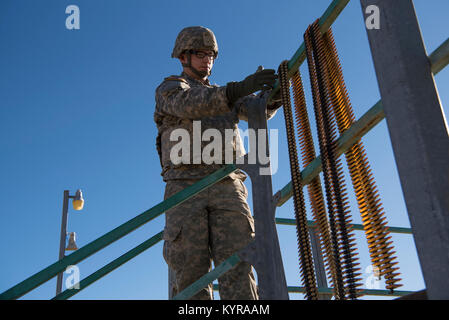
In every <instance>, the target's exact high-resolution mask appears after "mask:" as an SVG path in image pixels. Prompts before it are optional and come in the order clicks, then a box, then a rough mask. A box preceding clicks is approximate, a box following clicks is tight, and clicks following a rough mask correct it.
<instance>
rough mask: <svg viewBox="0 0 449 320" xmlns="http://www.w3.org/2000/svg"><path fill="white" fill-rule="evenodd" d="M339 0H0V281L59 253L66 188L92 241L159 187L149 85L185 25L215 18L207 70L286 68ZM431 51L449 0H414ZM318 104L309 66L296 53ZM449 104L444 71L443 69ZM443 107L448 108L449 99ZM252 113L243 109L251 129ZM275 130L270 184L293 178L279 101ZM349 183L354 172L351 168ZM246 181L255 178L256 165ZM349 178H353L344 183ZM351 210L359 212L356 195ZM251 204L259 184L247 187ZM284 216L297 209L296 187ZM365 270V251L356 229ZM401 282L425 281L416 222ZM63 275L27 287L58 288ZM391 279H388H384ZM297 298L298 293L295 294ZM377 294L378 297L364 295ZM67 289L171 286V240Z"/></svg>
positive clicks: (352, 22) (348, 13)
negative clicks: (214, 55)
mask: <svg viewBox="0 0 449 320" xmlns="http://www.w3.org/2000/svg"><path fill="white" fill-rule="evenodd" d="M330 2H331V1H330V0H315V1H285V0H281V1H278V2H276V4H274V2H273V1H266V0H264V1H235V0H231V1H226V2H225V1H223V2H195V1H193V2H186V1H165V2H163V1H143V0H133V1H124V0H123V1H118V0H115V1H111V0H109V1H102V0H95V1H87V0H72V1H62V0H45V1H43V0H42V1H31V0H29V1H25V0H21V1H11V0H10V1H1V2H0V39H2V45H1V50H0V70H1V71H0V148H1V157H0V201H1V211H0V212H1V214H0V252H1V253H2V263H1V265H0V292H3V291H4V290H6V289H8V288H10V287H12V286H13V285H15V284H17V283H18V282H20V281H22V280H24V279H25V278H27V277H29V276H31V275H33V274H34V273H36V272H38V271H40V270H41V269H43V268H44V267H46V266H48V265H50V264H51V263H53V262H55V261H56V260H57V259H58V250H59V236H60V234H59V233H60V224H61V211H62V195H63V190H65V189H68V190H70V192H71V194H74V193H75V191H76V189H78V188H80V189H82V191H83V193H84V198H85V206H84V209H83V210H82V211H80V212H75V211H74V210H73V209H72V208H71V207H70V209H69V219H68V231H69V232H70V231H74V232H76V233H77V243H78V246H79V247H81V246H84V245H86V244H88V243H89V242H91V241H92V240H95V239H96V238H98V237H99V236H101V235H103V234H104V233H106V232H108V231H110V230H112V229H114V228H115V227H117V226H119V225H120V224H122V223H124V222H126V221H128V220H129V219H131V218H133V217H135V216H136V215H137V214H140V213H142V212H144V211H145V210H147V209H149V208H150V207H152V206H154V205H155V204H157V203H159V202H160V201H162V199H163V193H164V185H165V184H164V183H163V181H162V177H161V176H160V164H159V159H158V155H157V152H156V149H155V137H156V134H157V130H156V126H155V124H154V122H153V111H154V105H155V103H154V90H155V88H156V87H157V86H158V85H159V83H160V82H161V81H162V79H163V78H164V77H166V76H169V75H172V74H179V73H180V71H181V68H180V64H179V61H177V60H175V59H171V58H170V54H171V50H172V48H173V44H174V41H175V38H176V36H177V34H178V32H179V31H180V30H181V29H182V28H184V27H186V26H190V25H203V26H206V27H209V28H211V29H212V30H213V31H214V33H215V35H216V37H217V40H218V43H219V47H220V54H219V58H218V59H217V60H216V63H215V66H214V69H213V74H212V76H211V78H210V79H211V82H212V83H217V84H219V85H225V84H226V83H227V82H228V81H239V80H242V79H243V78H245V77H246V76H247V75H248V74H250V73H253V72H254V71H255V70H256V69H257V66H258V65H263V66H264V67H265V68H274V69H277V67H278V65H279V63H280V62H281V61H282V60H285V59H290V58H291V57H292V56H293V54H294V52H295V51H296V50H297V49H298V47H299V46H300V45H301V43H302V37H303V33H304V31H305V30H306V28H307V26H308V25H309V24H310V23H312V22H313V21H314V20H315V19H317V18H319V17H320V16H321V15H322V13H323V12H324V11H325V9H326V8H327V6H328V5H329V4H330ZM414 3H415V7H416V12H417V16H418V19H419V22H420V26H421V31H422V35H423V38H424V43H425V46H426V49H427V51H428V53H431V52H432V51H434V50H435V49H436V48H437V47H438V46H439V45H440V44H441V43H442V42H444V41H445V40H446V39H447V37H448V33H447V30H449V22H448V21H447V17H446V13H447V12H449V3H448V2H447V1H445V0H432V1H431V5H430V4H429V3H430V2H429V1H424V0H415V1H414ZM71 4H75V5H77V6H79V8H80V13H81V21H80V22H81V24H80V27H81V28H80V30H67V29H66V27H65V19H66V17H67V14H66V13H65V8H66V7H67V6H68V5H71ZM333 31H334V36H335V41H336V44H337V48H338V50H339V54H340V59H341V62H342V66H343V70H344V76H345V80H346V85H347V88H348V92H349V94H350V97H351V102H352V105H353V108H354V111H355V115H356V117H357V118H359V117H360V116H362V115H363V114H364V113H365V112H366V111H367V110H368V109H369V108H370V107H371V106H373V105H374V104H375V103H376V102H377V101H378V100H379V99H380V95H379V90H378V86H377V81H376V77H375V74H374V68H373V63H372V60H371V55H370V51H369V46H368V41H367V37H366V31H365V29H364V21H363V17H362V11H361V7H360V3H359V1H355V0H353V1H350V3H349V4H348V5H347V7H346V9H345V10H344V11H343V13H342V14H341V15H340V17H339V18H338V19H337V21H336V22H335V24H334V26H333ZM301 71H302V74H303V79H304V82H305V88H306V90H307V94H306V99H307V103H308V107H309V110H311V108H312V105H311V101H312V100H311V95H310V86H309V84H308V76H307V72H308V71H307V68H306V66H305V64H304V65H303V66H302V67H301ZM435 80H436V85H437V87H438V90H439V94H440V99H441V102H442V105H443V107H444V106H445V104H447V102H448V101H449V92H448V90H447V89H448V86H449V71H448V70H447V69H446V70H443V71H441V72H440V73H439V74H438V75H437V76H436V77H435ZM445 114H446V118H447V116H448V112H447V111H446V112H445ZM246 127H247V124H246V123H241V128H242V129H245V128H246ZM269 128H271V129H278V130H279V170H278V172H277V173H276V174H275V175H273V190H275V191H277V190H279V189H280V188H282V187H283V186H284V185H285V184H287V183H288V182H289V181H290V172H289V170H288V153H287V145H286V138H285V126H284V119H283V113H282V110H279V111H278V113H277V115H276V116H275V118H274V119H272V120H270V122H269ZM363 142H364V144H365V148H366V150H367V153H368V156H369V159H370V164H371V167H372V169H373V172H374V174H375V177H376V181H377V185H378V189H379V192H380V195H381V197H382V200H383V205H384V208H385V211H386V213H387V217H388V221H389V225H392V226H401V227H409V226H410V225H409V220H408V216H407V211H406V208H405V204H404V200H403V196H402V191H401V187H400V183H399V179H398V174H397V170H396V165H395V161H394V157H393V153H392V148H391V143H390V140H389V136H388V130H387V127H386V123H385V121H383V122H382V123H380V124H379V125H378V126H377V127H376V128H374V129H373V130H372V131H370V132H369V133H368V134H367V135H366V136H365V137H364V139H363ZM346 182H347V184H348V186H349V184H350V180H349V179H347V180H346ZM246 185H247V187H248V189H249V190H250V192H251V185H250V181H249V179H248V180H247V181H246ZM349 190H352V188H350V187H349ZM350 200H351V204H352V214H353V217H354V222H355V223H360V221H361V219H360V214H359V213H358V212H357V209H356V208H357V207H356V206H355V200H354V199H353V197H352V198H351V199H350ZM249 203H250V206H251V207H252V197H251V196H250V197H249ZM276 216H277V217H286V218H293V217H294V215H293V204H292V200H290V201H288V202H287V203H286V204H285V205H284V206H283V207H281V208H279V209H278V211H277V214H276ZM163 226H164V217H163V216H160V217H158V218H157V219H155V220H154V221H152V222H150V223H148V224H146V225H144V226H142V227H141V228H139V229H137V230H136V231H135V232H133V233H132V234H130V235H128V236H126V237H124V238H122V239H121V240H119V241H117V242H116V243H114V244H112V245H110V246H108V247H107V248H106V249H104V250H102V251H101V252H99V253H97V254H95V255H93V256H91V257H89V258H88V259H86V260H84V261H83V262H81V263H80V264H79V265H78V267H79V269H80V273H81V278H84V277H86V276H88V275H89V274H91V273H92V272H94V271H96V270H97V269H99V268H100V267H102V266H104V265H105V264H107V263H108V262H110V261H112V260H113V259H115V258H116V257H118V256H120V255H121V254H123V253H124V252H126V251H128V250H130V249H131V248H133V247H135V246H136V245H138V244H140V243H141V242H143V241H144V240H146V239H148V238H149V237H151V236H153V235H154V234H156V233H158V232H159V231H161V230H162V229H163ZM278 232H279V237H280V243H281V247H282V255H283V260H284V267H285V271H286V276H287V283H288V285H290V286H299V285H301V283H300V278H299V268H298V256H297V248H296V232H295V228H294V227H289V226H278ZM356 234H357V236H358V248H359V256H360V264H361V268H362V276H363V278H364V281H365V280H366V279H367V278H368V277H369V276H370V274H369V273H365V272H364V271H365V268H367V267H368V266H369V265H370V262H369V259H368V251H367V246H366V241H365V240H364V235H363V232H360V231H359V232H357V233H356ZM393 240H394V241H395V242H394V243H395V245H396V251H397V255H398V260H399V262H400V263H399V267H400V268H401V273H402V279H404V280H403V284H404V286H403V287H402V288H400V289H401V290H419V289H422V288H424V282H423V279H422V276H421V270H420V267H419V262H418V258H417V254H416V250H415V246H414V242H413V238H412V236H410V235H393ZM55 287H56V278H54V279H52V280H50V281H48V282H47V283H45V284H44V285H42V286H40V287H39V288H37V289H35V290H33V291H31V292H30V293H28V294H27V295H25V296H24V297H23V299H49V298H52V297H53V296H54V293H55ZM382 288H383V287H381V289H382ZM290 298H291V299H302V298H303V295H302V294H291V295H290ZM365 298H373V297H365ZM72 299H167V267H166V264H165V262H164V260H163V257H162V242H160V243H159V244H157V245H156V246H154V247H152V248H150V249H149V250H147V251H146V252H144V253H142V254H141V255H139V256H138V257H136V258H135V259H134V260H132V261H130V262H128V263H127V264H125V265H123V266H122V267H120V268H119V269H117V270H115V271H114V272H112V273H110V274H109V275H107V276H106V277H104V278H103V279H101V280H99V281H98V282H96V283H94V284H92V285H91V286H90V287H88V288H86V289H85V290H83V291H81V292H80V293H79V294H77V295H75V296H74V297H73V298H72Z"/></svg>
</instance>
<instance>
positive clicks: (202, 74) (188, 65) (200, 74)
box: [181, 51, 212, 79]
mask: <svg viewBox="0 0 449 320" xmlns="http://www.w3.org/2000/svg"><path fill="white" fill-rule="evenodd" d="M185 55H186V56H187V63H181V64H182V66H183V67H186V68H189V69H190V70H191V71H192V72H193V73H194V74H196V75H197V76H198V77H200V78H201V79H202V78H204V77H206V76H210V75H211V73H212V72H205V71H199V70H196V69H195V68H194V67H193V66H192V55H191V53H190V52H188V51H187V52H186V53H185Z"/></svg>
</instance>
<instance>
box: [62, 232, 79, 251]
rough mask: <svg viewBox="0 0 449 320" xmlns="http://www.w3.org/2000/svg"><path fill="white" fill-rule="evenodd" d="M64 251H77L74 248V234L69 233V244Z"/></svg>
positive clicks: (75, 247)
mask: <svg viewBox="0 0 449 320" xmlns="http://www.w3.org/2000/svg"><path fill="white" fill-rule="evenodd" d="M65 249H66V250H67V251H74V250H78V247H77V246H76V233H75V232H70V235H69V244H68V246H67V248H65Z"/></svg>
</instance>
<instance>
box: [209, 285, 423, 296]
mask: <svg viewBox="0 0 449 320" xmlns="http://www.w3.org/2000/svg"><path fill="white" fill-rule="evenodd" d="M287 290H288V292H291V293H305V292H306V288H305V287H295V286H288V287H287ZM214 291H218V285H217V284H214ZM318 293H319V294H327V295H333V291H332V288H318ZM360 293H361V294H362V295H366V296H389V297H402V296H406V295H408V294H411V293H414V291H399V290H395V291H393V293H391V292H390V290H379V289H362V290H361V291H360Z"/></svg>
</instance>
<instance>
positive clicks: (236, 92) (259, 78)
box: [226, 66, 278, 103]
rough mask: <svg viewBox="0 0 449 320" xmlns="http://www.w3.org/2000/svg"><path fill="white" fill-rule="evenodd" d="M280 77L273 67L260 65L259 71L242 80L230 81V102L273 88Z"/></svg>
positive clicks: (227, 90)
mask: <svg viewBox="0 0 449 320" xmlns="http://www.w3.org/2000/svg"><path fill="white" fill-rule="evenodd" d="M277 78H278V76H277V74H276V71H275V70H273V69H263V67H262V66H260V67H259V68H258V69H257V71H256V72H255V73H253V74H251V75H249V76H248V77H246V78H245V80H243V81H240V82H229V83H228V84H227V85H226V95H227V96H228V100H229V102H230V103H234V102H235V101H236V100H237V99H239V98H241V97H244V96H247V95H249V94H251V93H254V92H256V91H259V90H262V89H263V90H265V89H269V88H273V87H274V84H275V83H276V79H277Z"/></svg>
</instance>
